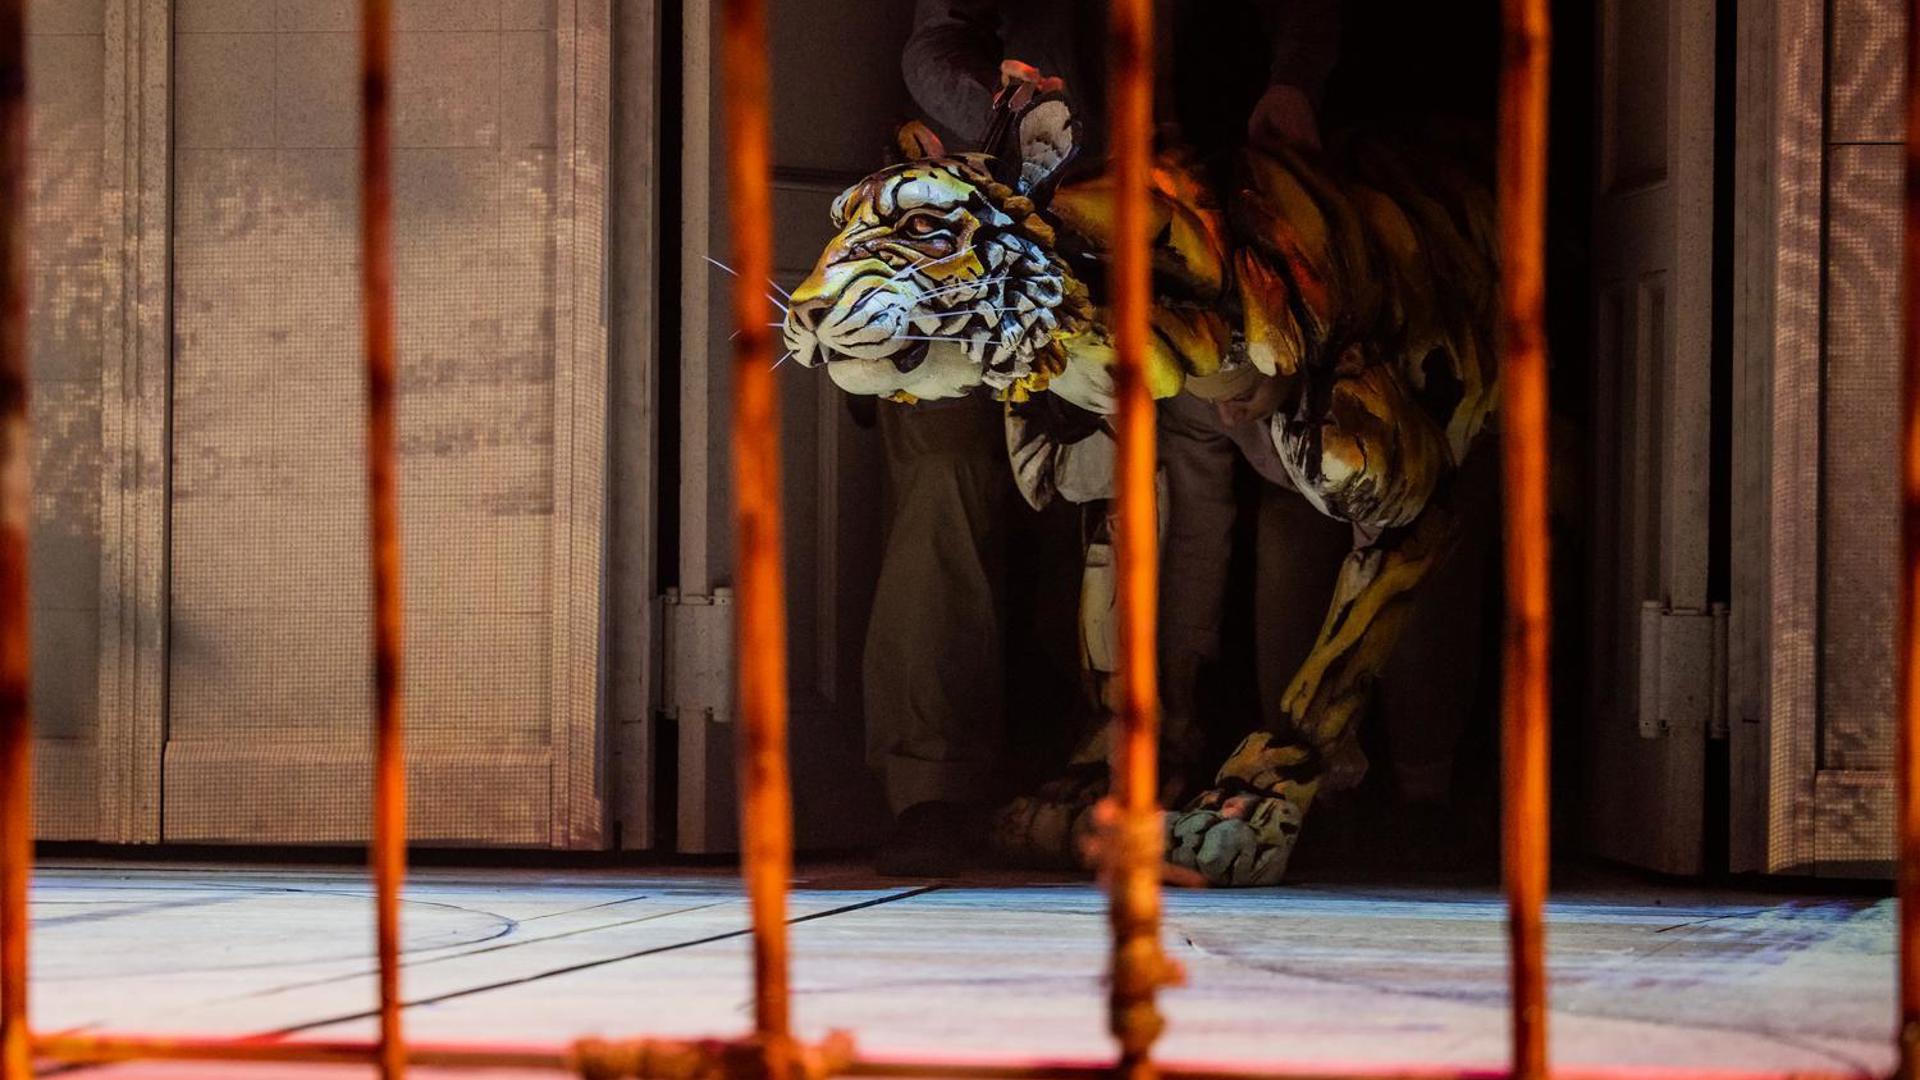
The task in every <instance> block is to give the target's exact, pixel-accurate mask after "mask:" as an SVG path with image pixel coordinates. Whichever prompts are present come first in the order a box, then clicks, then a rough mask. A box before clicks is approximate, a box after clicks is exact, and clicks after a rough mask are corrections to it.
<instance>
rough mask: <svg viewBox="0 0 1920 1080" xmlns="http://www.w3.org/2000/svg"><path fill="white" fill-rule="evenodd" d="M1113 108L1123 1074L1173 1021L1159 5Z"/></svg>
mask: <svg viewBox="0 0 1920 1080" xmlns="http://www.w3.org/2000/svg"><path fill="white" fill-rule="evenodd" d="M1108 13H1109V17H1110V32H1111V40H1110V50H1111V59H1110V61H1109V72H1110V78H1111V84H1110V87H1109V91H1108V101H1109V106H1110V107H1111V108H1112V110H1113V171H1114V181H1115V203H1114V247H1113V271H1112V272H1113V279H1112V282H1113V316H1114V324H1113V337H1114V345H1115V352H1116V355H1117V356H1118V363H1116V365H1115V366H1114V372H1113V374H1114V388H1115V394H1116V398H1117V400H1118V403H1119V414H1118V416H1117V418H1116V420H1117V423H1116V424H1115V428H1116V431H1117V434H1118V441H1119V465H1118V468H1119V475H1118V476H1117V477H1116V480H1117V483H1118V487H1119V510H1118V520H1117V522H1116V535H1115V541H1116V551H1117V554H1118V557H1119V563H1118V566H1119V571H1120V579H1119V581H1120V655H1121V664H1120V677H1121V704H1120V714H1119V716H1118V717H1116V718H1115V722H1116V723H1118V724H1119V725H1120V732H1119V738H1117V739H1115V740H1114V760H1113V770H1114V772H1113V794H1114V800H1115V803H1116V811H1117V814H1116V817H1117V820H1116V821H1115V823H1114V825H1115V833H1116V835H1117V836H1118V837H1119V842H1118V843H1117V844H1116V845H1115V850H1114V860H1113V863H1112V865H1111V866H1110V867H1109V887H1110V888H1111V890H1112V897H1111V900H1110V903H1109V908H1108V911H1109V916H1110V918H1111V920H1112V924H1113V977H1112V980H1111V987H1110V990H1109V998H1108V1010H1109V1025H1110V1027H1111V1028H1112V1030H1113V1035H1114V1037H1115V1038H1116V1039H1117V1040H1118V1041H1119V1044H1120V1062H1119V1066H1118V1070H1117V1072H1118V1074H1119V1075H1120V1076H1123V1077H1132V1078H1137V1080H1147V1078H1150V1077H1152V1076H1153V1075H1154V1072H1155V1069H1154V1064H1153V1060H1152V1051H1153V1043H1154V1040H1155V1039H1157V1038H1159V1036H1160V1032H1161V1029H1162V1028H1163V1027H1164V1026H1165V1021H1164V1020H1163V1019H1162V1018H1161V1016H1160V1012H1159V1010H1158V1008H1156V1006H1155V1004H1154V993H1155V991H1156V990H1157V989H1158V988H1159V986H1160V984H1161V983H1162V982H1163V981H1164V980H1165V978H1166V975H1167V960H1166V957H1165V956H1163V955H1162V954H1161V951H1160V863H1161V859H1162V852H1163V850H1164V848H1165V826H1164V825H1163V824H1162V822H1161V817H1160V812H1159V809H1160V808H1159V806H1158V801H1159V792H1158V789H1159V786H1160V785H1159V761H1158V757H1159V738H1160V716H1159V708H1160V687H1159V668H1158V662H1157V660H1156V653H1157V646H1156V644H1155V636H1156V635H1155V620H1156V618H1157V615H1158V603H1157V602H1158V599H1159V588H1160V586H1159V579H1160V573H1159V569H1160V555H1159V550H1158V546H1159V535H1158V517H1157V510H1156V507H1155V505H1154V502H1155V491H1154V472H1155V457H1154V406H1153V398H1152V395H1151V394H1150V393H1149V392H1148V389H1147V382H1146V371H1145V368H1146V354H1147V333H1148V320H1149V317H1150V315H1151V309H1152V304H1153V292H1152V287H1153V283H1152V267H1151V263H1150V262H1149V256H1148V248H1147V245H1148V240H1149V237H1148V229H1149V228H1150V226H1149V219H1148V213H1147V174H1148V170H1149V168H1150V167H1151V160H1150V159H1151V155H1152V149H1153V145H1152V144H1153V2H1152V0H1112V3H1111V4H1109V6H1108Z"/></svg>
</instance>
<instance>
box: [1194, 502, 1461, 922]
mask: <svg viewBox="0 0 1920 1080" xmlns="http://www.w3.org/2000/svg"><path fill="white" fill-rule="evenodd" d="M1439 502H1440V500H1438V499H1436V500H1434V502H1432V503H1429V504H1428V506H1427V507H1426V509H1425V510H1423V511H1422V512H1421V513H1420V515H1419V516H1418V517H1417V518H1415V519H1414V521H1413V522H1412V523H1410V524H1409V525H1407V526H1405V527H1404V528H1400V529H1395V530H1391V531H1389V532H1386V533H1383V534H1382V535H1381V536H1380V537H1379V538H1378V539H1376V540H1375V541H1374V542H1373V543H1371V544H1369V545H1367V546H1364V547H1361V548H1357V549H1355V550H1354V551H1353V552H1352V553H1351V554H1349V555H1348V556H1347V558H1346V561H1345V562H1343V563H1342V564H1341V566H1340V576H1339V581H1338V584H1337V585H1336V587H1335V589H1334V596H1333V602H1332V604H1331V605H1330V606H1329V608H1328V610H1327V617H1326V621H1325V622H1324V623H1323V624H1322V625H1321V629H1320V633H1319V636H1318V638H1317V639H1316V640H1315V642H1314V647H1313V651H1312V652H1311V653H1309V654H1308V656H1307V659H1306V661H1305V662H1304V663H1302V664H1301V666H1300V669H1299V671H1298V672H1296V673H1295V675H1294V677H1293V681H1292V682H1291V683H1290V684H1289V685H1288V687H1287V692H1286V695H1285V697H1284V698H1283V700H1282V712H1281V715H1280V716H1279V717H1278V719H1277V722H1275V723H1274V724H1272V725H1270V726H1269V727H1268V728H1266V729H1264V730H1261V731H1256V732H1254V733H1253V734H1251V735H1249V736H1247V737H1246V739H1244V740H1243V741H1242V742H1241V743H1240V746H1239V748H1238V749H1236V750H1235V751H1234V752H1233V755H1232V756H1231V757H1229V758H1228V759H1227V762H1226V764H1225V765H1223V766H1222V767H1221V769H1220V771H1219V773H1218V775H1216V777H1215V778H1214V786H1213V787H1212V788H1211V789H1209V790H1207V791H1205V792H1203V793H1202V794H1201V795H1200V796H1199V797H1198V798H1196V799H1195V800H1194V801H1193V802H1192V803H1190V804H1189V805H1188V807H1187V809H1186V810H1184V811H1182V812H1179V813H1172V814H1168V815H1167V861H1168V862H1170V863H1172V864H1173V865H1175V866H1177V867H1181V868H1184V869H1186V870H1188V871H1192V872H1195V873H1198V874H1199V875H1200V876H1201V877H1202V878H1204V879H1205V880H1206V882H1207V883H1208V884H1210V885H1230V886H1248V885H1275V884H1278V883H1279V882H1280V879H1281V878H1282V877H1283V876H1284V875H1285V873H1286V870H1287V861H1288V859H1289V858H1290V857H1291V855H1292V854H1293V846H1294V842H1295V840H1296V839H1298V837H1299V835H1300V827H1301V825H1302V823H1303V822H1304V821H1305V819H1306V815H1307V811H1308V809H1310V808H1311V807H1312V805H1313V800H1314V796H1315V795H1316V794H1318V793H1319V791H1320V789H1321V787H1322V786H1323V785H1324V784H1326V782H1327V779H1328V776H1327V773H1328V767H1329V764H1330V763H1331V761H1332V759H1333V758H1334V756H1335V755H1336V754H1337V753H1338V752H1339V751H1340V750H1341V748H1342V747H1343V746H1345V745H1347V744H1348V742H1349V740H1350V738H1351V736H1352V735H1353V732H1354V725H1355V722H1356V721H1357V720H1358V719H1359V717H1360V715H1361V714H1362V713H1364V712H1365V711H1366V708H1367V705H1368V702H1369V700H1370V699H1371V697H1372V690H1373V684H1374V682H1375V680H1376V679H1377V678H1378V676H1379V674H1380V670H1381V669H1382V668H1383V667H1384V666H1385V665H1386V662H1387V659H1388V658H1389V657H1390V656H1391V655H1392V653H1393V649H1394V645H1395V644H1396V642H1397V641H1398V640H1399V637H1400V631H1401V630H1402V628H1403V627H1404V626H1405V624H1406V622H1407V619H1408V616H1409V615H1410V614H1411V612H1412V605H1413V603H1414V600H1415V593H1416V591H1417V587H1418V586H1419V584H1420V582H1421V581H1422V580H1423V579H1424V578H1425V577H1426V576H1427V574H1428V573H1429V572H1431V571H1432V569H1433V568H1434V567H1435V566H1436V565H1438V564H1439V563H1440V562H1441V561H1442V560H1444V559H1445V558H1446V556H1447V553H1448V552H1449V551H1450V550H1451V549H1452V547H1453V543H1454V538H1455V535H1456V532H1457V527H1456V524H1455V522H1454V520H1453V518H1452V516H1451V514H1449V513H1448V512H1447V511H1446V509H1445V508H1444V507H1442V506H1441V505H1438V504H1439Z"/></svg>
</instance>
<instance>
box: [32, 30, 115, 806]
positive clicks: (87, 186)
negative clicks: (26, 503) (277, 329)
mask: <svg viewBox="0 0 1920 1080" xmlns="http://www.w3.org/2000/svg"><path fill="white" fill-rule="evenodd" d="M103 6H104V5H103V0H61V2H59V3H40V4H34V5H31V7H30V8H29V11H30V22H29V25H28V30H29V33H30V35H31V36H30V38H29V42H28V58H27V63H28V67H29V71H30V78H31V86H30V100H31V102H32V117H31V124H32V132H33V139H34V152H33V155H32V159H31V161H30V165H29V169H30V172H29V175H28V185H29V188H28V190H29V200H30V202H29V206H28V230H29V232H28V242H29V243H30V244H31V246H32V251H33V256H32V263H31V275H32V277H31V281H30V285H29V287H30V288H31V290H32V294H31V309H30V315H29V324H30V334H31V339H30V346H31V348H32V353H33V355H32V362H33V368H32V375H33V408H32V422H33V428H34V440H33V445H34V459H33V469H34V516H33V534H32V551H31V559H32V564H31V572H32V574H33V593H32V601H33V651H34V660H35V662H36V668H35V672H34V676H35V677H34V688H33V689H34V697H33V709H34V720H35V722H36V724H37V725H38V730H39V731H40V733H41V734H42V736H43V737H45V738H47V739H49V740H52V744H51V745H48V746H46V748H45V749H44V750H43V753H42V755H41V763H42V767H41V774H42V778H43V781H44V782H45V787H44V794H43V796H42V798H41V800H40V801H41V807H42V821H43V822H45V823H46V824H47V829H46V831H47V833H48V834H49V835H85V834H87V833H89V832H90V831H91V828H92V818H93V812H94V804H95V800H94V795H93V789H92V773H93V770H92V749H91V746H92V743H93V741H94V738H95V735H96V732H97V700H98V687H99V680H98V672H99V656H100V654H99V648H100V619H99V611H100V605H99V599H100V490H101V489H100V389H101V377H100V376H101V371H100V365H101V356H102V352H103V349H102V335H101V318H100V312H101V306H102V299H103V295H104V293H105V282H104V280H103V277H102V269H101V236H100V223H101V167H102V156H101V130H102V123H101V121H102V92H103V87H104V85H105V79H104V77H103V74H102V64H103V57H104V52H105V49H104V35H103Z"/></svg>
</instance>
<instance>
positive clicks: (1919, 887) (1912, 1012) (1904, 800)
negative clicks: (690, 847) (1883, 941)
mask: <svg viewBox="0 0 1920 1080" xmlns="http://www.w3.org/2000/svg"><path fill="white" fill-rule="evenodd" d="M1907 18H1908V23H1907V25H1908V26H1910V27H1916V28H1920V21H1915V20H1920V0H1908V4H1907ZM1906 37H1907V88H1906V93H1907V101H1906V104H1907V116H1906V119H1907V130H1906V191H1905V199H1906V221H1905V233H1904V235H1903V237H1902V248H1901V282H1902V286H1903V287H1902V289H1901V293H1902V296H1903V298H1904V299H1903V301H1902V315H1903V318H1902V321H1901V328H1900V332H1901V360H1902V377H1903V381H1904V386H1903V387H1902V391H1903V392H1902V394H1901V429H1902V435H1903V437H1904V440H1905V442H1904V445H1903V447H1902V454H1901V478H1902V484H1903V487H1902V492H1903V499H1902V501H1901V530H1900V563H1901V574H1900V616H1899V628H1898V630H1897V631H1896V632H1897V633H1898V635H1899V644H1898V647H1897V649H1896V650H1895V651H1896V655H1897V659H1896V661H1895V663H1896V664H1897V665H1898V670H1896V671H1895V673H1894V683H1895V692H1896V695H1897V702H1898V704H1897V706H1896V709H1895V714H1896V717H1897V720H1898V723H1897V725H1896V726H1897V728H1898V733H1897V736H1896V738H1897V741H1898V752H1897V754H1896V757H1897V758H1898V759H1899V760H1898V763H1897V765H1896V766H1895V768H1896V769H1897V770H1898V778H1897V781H1896V787H1897V790H1898V810H1897V816H1898V819H1899V828H1900V835H1899V844H1900V850H1899V856H1898V857H1899V861H1900V865H1899V889H1900V944H1899V950H1900V976H1899V994H1900V1026H1899V1031H1898V1039H1899V1052H1900V1057H1899V1075H1900V1076H1902V1077H1907V1078H1911V1077H1913V1076H1914V1075H1915V1070H1916V1069H1917V1068H1920V793H1917V792H1916V791H1915V783H1916V778H1920V694H1916V690H1917V689H1920V288H1917V287H1916V283H1920V68H1916V67H1915V66H1914V65H1915V64H1916V63H1920V30H1915V31H1910V32H1908V34H1907V36H1906Z"/></svg>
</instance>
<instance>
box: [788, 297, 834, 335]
mask: <svg viewBox="0 0 1920 1080" xmlns="http://www.w3.org/2000/svg"><path fill="white" fill-rule="evenodd" d="M832 307H833V303H832V302H831V301H829V300H826V299H820V300H798V301H795V302H794V303H793V305H792V306H790V307H788V308H787V318H788V319H790V320H792V321H793V322H794V324H795V325H797V326H799V327H800V329H802V330H805V331H806V332H807V333H809V334H811V333H813V332H815V331H816V330H818V329H819V328H820V320H822V319H824V318H826V317H827V311H828V310H829V309H831V308H832Z"/></svg>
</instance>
